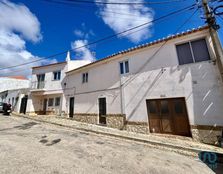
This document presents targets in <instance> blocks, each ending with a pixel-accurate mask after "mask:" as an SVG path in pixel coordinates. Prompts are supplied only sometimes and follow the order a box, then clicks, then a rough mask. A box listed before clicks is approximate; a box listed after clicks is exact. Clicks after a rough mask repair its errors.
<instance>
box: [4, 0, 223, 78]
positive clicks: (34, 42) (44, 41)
mask: <svg viewBox="0 0 223 174" xmlns="http://www.w3.org/2000/svg"><path fill="white" fill-rule="evenodd" d="M92 1H93V0H92ZM108 1H109V0H108ZM160 1H162V0H160ZM163 1H164V0H163ZM3 2H5V3H9V5H13V8H15V9H16V8H20V7H25V8H27V10H28V11H29V12H27V10H24V9H21V10H19V11H18V13H19V12H21V13H25V14H26V16H27V15H31V16H30V20H26V21H30V24H29V23H28V22H26V23H25V24H23V23H24V21H21V25H22V26H24V27H21V26H20V24H19V22H20V20H21V19H23V16H22V15H21V18H19V15H15V16H14V17H15V18H17V17H16V16H18V20H17V21H14V20H11V19H9V20H8V19H1V18H0V24H1V20H2V21H4V20H5V21H10V20H11V21H12V22H11V23H13V22H15V23H16V24H15V25H14V24H10V25H6V24H5V23H4V22H2V23H3V24H4V25H6V27H5V28H3V30H4V31H7V33H10V34H13V36H15V37H17V36H18V37H19V39H20V40H21V41H24V44H23V46H20V47H19V51H20V52H21V51H24V54H22V55H26V56H25V58H24V57H21V58H18V59H19V60H20V61H17V60H15V61H14V58H12V56H9V57H8V58H7V60H9V61H8V62H7V63H5V61H4V62H3V61H2V62H1V61H0V67H7V66H11V65H15V64H19V63H24V62H27V61H32V60H35V59H38V58H43V57H48V56H50V55H53V54H56V53H59V52H63V51H66V50H69V49H71V48H74V47H75V46H80V45H81V44H82V45H83V44H86V43H89V42H92V41H95V40H98V39H100V38H103V37H105V36H108V35H112V34H115V33H117V32H119V31H122V30H125V29H128V28H131V27H132V26H134V25H137V24H141V23H144V22H145V21H147V20H152V19H156V18H158V17H160V16H163V15H165V14H168V13H170V12H172V11H175V10H177V9H180V8H183V7H186V6H188V5H191V4H193V3H194V2H195V0H185V1H181V2H173V3H171V4H170V3H169V4H153V5H144V6H142V7H140V8H141V11H137V10H134V9H125V7H120V5H113V6H111V5H110V6H100V7H99V6H97V5H96V4H73V5H64V4H58V3H50V2H46V1H44V0H32V1H30V0H11V1H8V0H3ZM110 2H115V0H110ZM117 2H121V1H117ZM123 2H124V1H123ZM127 2H131V1H127ZM134 2H137V1H134ZM138 2H143V0H138ZM144 2H145V1H144ZM153 2H156V1H153ZM2 5H3V6H4V4H2ZM213 5H217V4H213ZM0 9H1V3H0ZM14 11H15V10H14ZM114 12H115V13H114ZM193 12H194V10H191V11H186V12H183V13H179V14H178V15H174V16H171V17H168V18H167V19H164V20H161V21H159V22H154V23H152V24H151V25H150V26H149V27H147V28H145V29H144V30H141V31H140V32H136V33H134V34H132V35H131V36H130V35H128V36H123V37H117V38H113V39H112V40H107V41H105V42H102V43H98V44H96V45H92V46H90V47H89V48H86V49H81V50H79V51H78V52H72V53H71V54H72V58H73V59H87V58H86V57H88V56H89V57H91V56H92V55H91V52H95V53H96V59H100V58H103V57H106V56H108V55H110V54H112V53H115V52H117V51H119V50H123V49H126V48H129V47H132V46H135V45H138V44H142V43H146V42H150V41H152V40H155V39H158V38H162V37H165V36H167V35H168V34H174V33H175V31H176V28H178V27H179V26H180V25H182V23H183V22H184V21H185V20H186V19H188V17H189V16H191V14H192V13H193ZM0 13H1V12H0ZM13 13H14V12H13ZM8 15H9V16H8ZM12 15H13V14H12ZM202 15H203V14H202V11H198V12H197V13H196V14H195V15H194V16H193V18H191V20H190V21H189V22H188V23H187V24H186V25H184V26H183V27H182V28H181V30H180V31H184V30H187V29H191V28H196V27H198V26H201V25H204V20H202V19H201V16H202ZM0 16H1V15H0ZM3 18H4V16H3ZM5 18H10V14H7V15H5ZM27 19H28V17H27ZM219 24H220V25H222V24H223V20H221V21H219ZM127 25H128V26H127ZM8 26H10V27H8ZM18 26H19V27H18ZM25 26H26V27H25ZM0 31H1V28H0ZM34 31H35V32H34ZM3 33H5V32H3ZM27 33H28V34H27ZM219 34H220V37H221V38H222V36H223V35H222V31H220V32H219ZM0 37H1V33H0ZM4 38H5V37H4ZM7 38H9V37H8V36H7ZM13 38H14V37H13ZM13 38H12V37H10V39H11V40H13ZM8 40H9V39H8ZM10 44H13V42H11V41H10ZM0 45H1V44H0ZM0 50H1V48H0ZM4 50H6V48H5V47H4V49H3V51H4ZM6 51H8V50H6ZM16 53H18V51H17V52H16ZM19 55H21V54H19ZM27 55H29V56H31V57H33V58H27V57H28V56H27ZM65 57H66V55H65V54H64V55H60V56H57V57H54V58H50V59H47V61H42V62H39V63H40V64H46V63H53V62H56V61H58V62H60V61H64V59H65ZM33 65H39V64H31V65H29V66H28V67H30V66H33ZM28 67H27V68H28ZM22 68H24V67H20V69H22ZM13 71H16V69H13ZM17 71H18V73H21V74H23V73H24V72H23V71H22V70H21V71H20V72H19V69H18V70H17ZM4 73H5V74H4ZM4 73H3V74H4V75H6V74H7V75H11V74H12V75H15V73H13V72H11V71H9V70H6V71H5V72H4ZM27 73H30V71H26V72H25V74H27ZM16 74H17V73H16Z"/></svg>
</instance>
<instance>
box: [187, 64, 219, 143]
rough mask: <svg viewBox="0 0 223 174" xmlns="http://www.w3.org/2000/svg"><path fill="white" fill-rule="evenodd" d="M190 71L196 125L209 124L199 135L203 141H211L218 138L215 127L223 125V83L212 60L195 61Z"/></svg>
mask: <svg viewBox="0 0 223 174" xmlns="http://www.w3.org/2000/svg"><path fill="white" fill-rule="evenodd" d="M190 73H191V76H192V82H191V84H192V95H191V97H192V100H193V117H194V125H204V126H209V130H208V129H206V130H205V132H203V133H202V132H199V136H200V138H201V141H203V142H205V143H210V141H214V139H217V135H216V133H214V131H213V129H214V127H216V126H223V119H222V114H223V105H222V103H223V88H222V86H223V84H222V82H221V78H220V74H219V71H218V67H217V66H216V65H213V63H211V62H201V63H195V64H194V65H192V66H190ZM191 97H190V98H191ZM188 99H189V98H188ZM210 126H212V127H213V129H210ZM219 132H220V131H219ZM215 143H216V142H215Z"/></svg>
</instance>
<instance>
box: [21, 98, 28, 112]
mask: <svg viewBox="0 0 223 174" xmlns="http://www.w3.org/2000/svg"><path fill="white" fill-rule="evenodd" d="M27 100H28V96H27V95H26V96H24V97H23V98H22V100H21V105H20V113H23V114H26V106H27Z"/></svg>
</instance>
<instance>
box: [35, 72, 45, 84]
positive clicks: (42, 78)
mask: <svg viewBox="0 0 223 174" xmlns="http://www.w3.org/2000/svg"><path fill="white" fill-rule="evenodd" d="M36 76H37V81H38V82H43V81H44V80H45V74H37V75H36Z"/></svg>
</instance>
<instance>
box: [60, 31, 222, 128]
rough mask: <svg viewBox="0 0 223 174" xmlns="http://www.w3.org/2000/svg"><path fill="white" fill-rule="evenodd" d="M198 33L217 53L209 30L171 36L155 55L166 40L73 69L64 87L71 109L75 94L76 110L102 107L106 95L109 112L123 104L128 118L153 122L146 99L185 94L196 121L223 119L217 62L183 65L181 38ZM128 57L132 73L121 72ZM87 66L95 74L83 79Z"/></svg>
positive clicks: (195, 36) (117, 110)
mask: <svg viewBox="0 0 223 174" xmlns="http://www.w3.org/2000/svg"><path fill="white" fill-rule="evenodd" d="M198 38H206V41H207V43H208V49H209V52H210V56H211V58H212V59H214V53H213V48H212V44H211V43H210V36H209V35H208V31H207V30H205V31H200V32H196V33H192V34H190V35H185V36H182V37H179V38H175V39H172V40H170V41H168V42H167V43H166V44H165V45H164V46H163V47H162V49H161V50H160V51H159V52H158V54H156V55H155V56H153V55H154V53H155V52H156V51H157V50H158V49H159V48H160V46H161V45H162V43H161V44H156V45H154V46H150V47H147V48H143V49H139V50H136V51H134V52H130V53H127V54H123V55H118V56H116V57H113V58H110V59H109V60H107V61H103V62H98V63H97V65H96V64H95V65H92V66H89V67H87V68H82V69H81V70H78V71H73V72H70V73H68V75H67V77H66V79H65V81H66V83H67V89H66V90H65V91H64V93H65V97H66V106H67V107H66V112H68V111H69V98H70V97H71V96H74V97H75V106H74V108H75V112H76V113H98V98H99V97H100V96H106V97H107V113H113V114H114V113H122V109H123V113H125V114H126V116H127V120H130V121H142V122H147V121H148V115H147V110H146V104H145V100H146V99H155V98H156V99H158V98H163V97H168V98H174V97H185V99H186V105H187V110H188V114H189V120H190V124H200V125H213V124H217V125H223V118H222V114H223V107H222V103H223V89H222V85H223V84H222V82H221V80H220V76H219V72H218V69H217V66H216V65H213V63H210V62H211V61H210V62H209V61H205V62H200V63H194V64H187V65H178V58H177V53H176V44H179V43H183V42H186V41H190V40H194V39H198ZM123 60H129V68H130V73H128V74H126V75H123V76H121V78H120V73H119V62H120V61H123ZM162 67H164V72H163V73H162V71H161V70H162ZM85 72H88V76H89V79H88V83H84V84H82V73H85ZM129 79H130V80H129ZM120 80H121V83H122V84H123V87H122V100H121V93H120V88H119V87H120ZM113 88H115V89H114V90H112V91H109V92H108V91H107V90H108V89H113ZM121 103H122V104H123V108H122V109H121Z"/></svg>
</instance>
